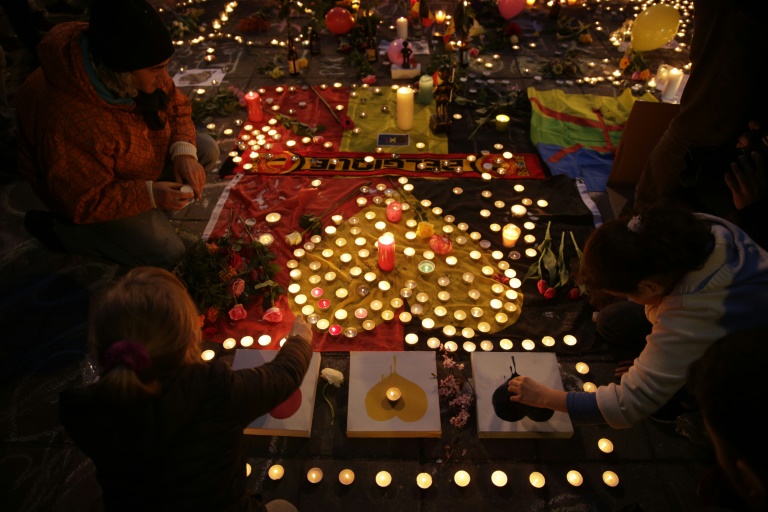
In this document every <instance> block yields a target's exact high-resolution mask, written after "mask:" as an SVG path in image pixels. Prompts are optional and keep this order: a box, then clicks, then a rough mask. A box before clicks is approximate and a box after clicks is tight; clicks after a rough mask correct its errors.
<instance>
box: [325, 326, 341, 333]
mask: <svg viewBox="0 0 768 512" xmlns="http://www.w3.org/2000/svg"><path fill="white" fill-rule="evenodd" d="M328 332H329V333H331V335H332V336H338V335H339V334H341V326H340V325H338V324H333V325H332V326H330V327H329V328H328Z"/></svg>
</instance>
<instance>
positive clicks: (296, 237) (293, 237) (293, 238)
mask: <svg viewBox="0 0 768 512" xmlns="http://www.w3.org/2000/svg"><path fill="white" fill-rule="evenodd" d="M301 240H302V236H301V233H299V232H298V231H294V232H292V233H290V234H288V235H286V237H285V241H286V243H287V244H288V245H299V244H300V243H301Z"/></svg>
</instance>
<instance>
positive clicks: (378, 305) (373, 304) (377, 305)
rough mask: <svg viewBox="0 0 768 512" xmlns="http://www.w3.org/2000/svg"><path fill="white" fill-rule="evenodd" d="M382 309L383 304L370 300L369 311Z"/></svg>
mask: <svg viewBox="0 0 768 512" xmlns="http://www.w3.org/2000/svg"><path fill="white" fill-rule="evenodd" d="M383 307H384V303H383V302H381V301H380V300H378V299H377V300H372V301H371V309H372V310H374V311H379V310H380V309H381V308H383Z"/></svg>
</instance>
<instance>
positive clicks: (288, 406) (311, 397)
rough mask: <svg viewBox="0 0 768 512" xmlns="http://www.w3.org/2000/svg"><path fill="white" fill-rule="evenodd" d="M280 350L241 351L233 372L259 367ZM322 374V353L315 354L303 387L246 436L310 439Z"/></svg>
mask: <svg viewBox="0 0 768 512" xmlns="http://www.w3.org/2000/svg"><path fill="white" fill-rule="evenodd" d="M277 352H278V351H277V350H252V349H238V350H237V351H236V352H235V357H234V359H233V361H232V369H233V370H240V369H242V368H256V367H257V366H261V365H263V364H264V363H267V362H269V361H271V360H273V359H274V358H275V356H276V355H277ZM319 373H320V354H319V353H317V352H315V353H313V354H312V359H311V360H310V362H309V369H308V370H307V373H306V375H304V380H303V381H302V382H301V386H300V387H299V389H298V390H297V392H296V393H294V394H293V395H292V396H291V397H290V398H289V399H288V400H286V401H285V402H284V403H282V404H280V405H279V406H278V407H276V408H275V409H273V410H272V411H270V412H269V413H267V414H265V415H264V416H260V417H258V418H256V419H255V420H254V421H253V422H252V423H251V424H250V425H248V426H247V427H246V429H245V433H246V434H253V435H260V436H288V437H309V436H310V435H311V433H312V416H313V414H314V411H315V395H316V392H317V378H318V375H319Z"/></svg>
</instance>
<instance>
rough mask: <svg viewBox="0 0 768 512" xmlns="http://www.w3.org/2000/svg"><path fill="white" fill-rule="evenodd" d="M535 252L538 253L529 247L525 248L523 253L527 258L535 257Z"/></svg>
mask: <svg viewBox="0 0 768 512" xmlns="http://www.w3.org/2000/svg"><path fill="white" fill-rule="evenodd" d="M537 254H539V253H538V252H537V251H536V249H534V248H533V247H529V248H527V249H526V250H525V255H526V256H528V257H529V258H535V257H536V255H537Z"/></svg>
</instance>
